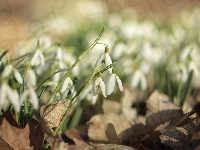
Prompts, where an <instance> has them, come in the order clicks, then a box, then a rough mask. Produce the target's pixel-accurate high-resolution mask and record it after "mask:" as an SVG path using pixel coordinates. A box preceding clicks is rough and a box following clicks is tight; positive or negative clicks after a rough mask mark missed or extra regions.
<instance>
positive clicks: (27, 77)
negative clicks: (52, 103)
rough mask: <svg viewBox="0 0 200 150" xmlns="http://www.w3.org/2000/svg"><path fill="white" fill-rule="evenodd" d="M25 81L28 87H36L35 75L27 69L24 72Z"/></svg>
mask: <svg viewBox="0 0 200 150" xmlns="http://www.w3.org/2000/svg"><path fill="white" fill-rule="evenodd" d="M25 81H26V83H27V85H28V86H30V87H34V86H35V85H36V75H35V72H34V71H33V70H32V69H31V68H28V69H27V71H26V75H25Z"/></svg>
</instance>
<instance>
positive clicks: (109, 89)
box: [106, 73, 123, 95]
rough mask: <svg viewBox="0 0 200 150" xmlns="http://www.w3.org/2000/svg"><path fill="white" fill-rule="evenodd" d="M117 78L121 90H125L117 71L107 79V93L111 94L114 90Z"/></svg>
mask: <svg viewBox="0 0 200 150" xmlns="http://www.w3.org/2000/svg"><path fill="white" fill-rule="evenodd" d="M116 80H117V84H118V87H119V90H120V91H123V86H122V81H121V80H120V79H119V77H118V76H117V75H116V74H115V73H112V74H110V75H109V76H108V77H107V79H106V95H110V94H111V93H112V92H113V91H114V88H115V82H116Z"/></svg>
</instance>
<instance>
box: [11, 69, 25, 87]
mask: <svg viewBox="0 0 200 150" xmlns="http://www.w3.org/2000/svg"><path fill="white" fill-rule="evenodd" d="M13 71H14V77H15V79H16V80H17V82H18V83H20V84H22V82H23V80H22V76H21V74H20V73H19V71H18V70H17V69H13Z"/></svg>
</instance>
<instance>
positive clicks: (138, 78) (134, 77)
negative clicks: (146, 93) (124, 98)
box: [131, 70, 147, 90]
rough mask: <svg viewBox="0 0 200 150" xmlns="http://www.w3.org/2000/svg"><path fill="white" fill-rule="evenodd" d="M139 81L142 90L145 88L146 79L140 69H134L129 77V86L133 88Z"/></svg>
mask: <svg viewBox="0 0 200 150" xmlns="http://www.w3.org/2000/svg"><path fill="white" fill-rule="evenodd" d="M139 83H140V84H141V88H142V90H145V89H146V88H147V79H146V77H145V75H144V73H143V72H142V71H140V70H136V71H135V72H134V74H133V75H132V78H131V88H132V89H135V88H136V87H137V86H138V85H139Z"/></svg>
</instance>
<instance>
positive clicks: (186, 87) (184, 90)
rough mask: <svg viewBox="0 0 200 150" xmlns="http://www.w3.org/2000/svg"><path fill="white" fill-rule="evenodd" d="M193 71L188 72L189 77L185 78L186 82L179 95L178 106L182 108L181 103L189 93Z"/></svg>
mask: <svg viewBox="0 0 200 150" xmlns="http://www.w3.org/2000/svg"><path fill="white" fill-rule="evenodd" d="M192 76H193V71H190V73H189V76H188V78H187V81H186V82H185V84H184V86H183V88H182V89H181V94H180V106H183V103H184V101H185V98H186V96H187V94H188V92H189V91H190V86H191V81H192Z"/></svg>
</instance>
